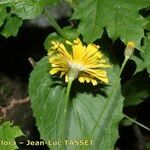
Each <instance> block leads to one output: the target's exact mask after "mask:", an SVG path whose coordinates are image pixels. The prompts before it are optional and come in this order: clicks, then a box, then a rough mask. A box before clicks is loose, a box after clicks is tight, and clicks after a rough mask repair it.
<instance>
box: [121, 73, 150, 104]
mask: <svg viewBox="0 0 150 150" xmlns="http://www.w3.org/2000/svg"><path fill="white" fill-rule="evenodd" d="M131 87H132V88H131ZM122 93H123V95H124V97H125V100H124V106H125V107H127V106H133V105H138V104H140V103H141V102H143V101H144V100H145V99H146V98H148V97H149V96H150V79H149V77H148V75H147V74H146V75H145V74H143V73H142V72H140V73H137V74H136V75H135V76H134V77H133V78H132V79H131V80H129V81H127V82H126V83H125V84H124V85H123V87H122Z"/></svg>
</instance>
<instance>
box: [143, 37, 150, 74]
mask: <svg viewBox="0 0 150 150" xmlns="http://www.w3.org/2000/svg"><path fill="white" fill-rule="evenodd" d="M143 51H144V54H143V59H144V67H145V68H147V71H148V72H149V73H150V59H149V58H150V35H149V36H148V37H145V38H144V47H143Z"/></svg>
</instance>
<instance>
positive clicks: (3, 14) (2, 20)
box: [0, 5, 7, 26]
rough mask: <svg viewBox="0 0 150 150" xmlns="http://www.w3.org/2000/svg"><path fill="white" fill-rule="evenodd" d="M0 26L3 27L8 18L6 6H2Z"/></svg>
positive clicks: (0, 6)
mask: <svg viewBox="0 0 150 150" xmlns="http://www.w3.org/2000/svg"><path fill="white" fill-rule="evenodd" d="M0 14H1V15H0V26H1V25H3V23H4V20H5V18H6V16H7V12H6V6H4V5H0Z"/></svg>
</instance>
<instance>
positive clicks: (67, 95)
mask: <svg viewBox="0 0 150 150" xmlns="http://www.w3.org/2000/svg"><path fill="white" fill-rule="evenodd" d="M72 82H73V80H69V81H68V85H67V91H66V97H65V101H64V122H63V130H62V131H63V133H62V140H65V130H66V126H65V124H66V119H67V110H68V101H69V96H70V90H71V85H72ZM63 150H65V145H64V141H63Z"/></svg>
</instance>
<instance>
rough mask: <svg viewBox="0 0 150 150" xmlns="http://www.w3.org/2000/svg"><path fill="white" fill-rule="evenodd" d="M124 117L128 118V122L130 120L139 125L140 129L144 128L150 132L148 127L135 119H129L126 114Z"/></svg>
mask: <svg viewBox="0 0 150 150" xmlns="http://www.w3.org/2000/svg"><path fill="white" fill-rule="evenodd" d="M124 117H125V118H127V119H128V120H130V121H132V122H134V123H135V124H137V125H139V126H140V127H142V128H144V129H146V130H148V131H150V128H148V127H146V126H144V125H143V124H141V123H139V122H137V121H136V120H134V119H132V118H130V117H129V116H127V115H126V114H124Z"/></svg>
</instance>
